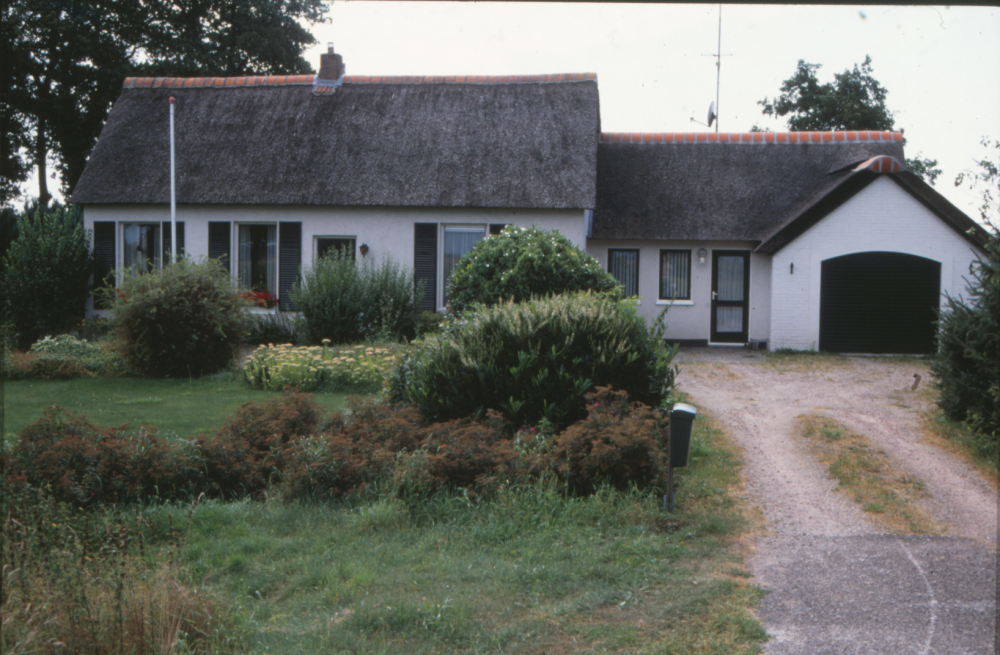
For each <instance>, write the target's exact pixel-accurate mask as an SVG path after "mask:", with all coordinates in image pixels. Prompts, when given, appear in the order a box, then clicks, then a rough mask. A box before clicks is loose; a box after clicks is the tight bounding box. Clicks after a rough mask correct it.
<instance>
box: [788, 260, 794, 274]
mask: <svg viewBox="0 0 1000 655" xmlns="http://www.w3.org/2000/svg"><path fill="white" fill-rule="evenodd" d="M788 274H789V275H795V262H792V263H791V264H789V265H788Z"/></svg>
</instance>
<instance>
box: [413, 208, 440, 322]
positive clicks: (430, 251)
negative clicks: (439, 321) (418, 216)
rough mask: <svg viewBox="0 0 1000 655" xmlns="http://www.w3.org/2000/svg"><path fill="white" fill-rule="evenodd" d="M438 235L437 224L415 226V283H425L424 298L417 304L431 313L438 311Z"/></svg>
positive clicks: (417, 224)
mask: <svg viewBox="0 0 1000 655" xmlns="http://www.w3.org/2000/svg"><path fill="white" fill-rule="evenodd" d="M437 234H438V226H437V223H416V224H414V226H413V283H414V284H415V285H418V284H420V283H421V282H423V283H424V296H423V298H419V299H418V303H417V304H418V306H419V307H420V309H424V310H427V311H429V312H436V311H437ZM414 291H416V289H414Z"/></svg>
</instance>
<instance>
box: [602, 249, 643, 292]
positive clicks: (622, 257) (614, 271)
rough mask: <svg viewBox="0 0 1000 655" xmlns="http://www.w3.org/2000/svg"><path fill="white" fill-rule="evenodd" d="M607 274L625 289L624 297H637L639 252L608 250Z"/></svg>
mask: <svg viewBox="0 0 1000 655" xmlns="http://www.w3.org/2000/svg"><path fill="white" fill-rule="evenodd" d="M608 272H609V273H611V275H612V276H613V277H614V278H615V279H616V280H618V284H620V285H622V287H624V288H625V295H626V296H629V297H631V296H638V295H639V251H638V250H618V249H614V248H611V249H608Z"/></svg>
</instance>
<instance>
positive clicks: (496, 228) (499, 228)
mask: <svg viewBox="0 0 1000 655" xmlns="http://www.w3.org/2000/svg"><path fill="white" fill-rule="evenodd" d="M505 227H507V224H506V223H490V236H493V235H494V234H500V233H501V232H503V229H504V228H505Z"/></svg>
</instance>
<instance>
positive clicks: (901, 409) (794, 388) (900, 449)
mask: <svg viewBox="0 0 1000 655" xmlns="http://www.w3.org/2000/svg"><path fill="white" fill-rule="evenodd" d="M678 363H679V364H680V366H681V375H680V377H679V378H678V381H679V385H680V388H681V390H682V391H684V392H686V393H688V394H690V396H691V398H692V400H693V401H694V402H695V404H703V405H704V406H705V407H706V408H708V409H709V410H710V411H711V412H712V413H713V415H714V416H715V417H716V418H717V419H718V420H719V421H720V422H721V423H722V424H723V425H724V426H725V427H726V429H727V430H728V431H729V432H730V433H731V434H732V435H733V437H734V438H735V439H736V440H737V441H738V442H739V443H740V445H741V446H742V447H743V449H744V457H745V459H746V467H745V469H744V476H745V479H746V489H747V493H748V496H749V498H750V500H751V502H752V503H755V504H758V505H759V506H760V508H761V510H762V511H763V513H764V516H765V519H766V521H767V528H768V530H769V532H770V533H772V534H774V533H777V534H812V535H829V536H850V535H859V534H873V533H878V532H882V530H881V529H879V528H878V527H876V525H875V524H874V523H872V522H871V521H869V520H868V519H867V517H866V516H865V513H864V512H862V511H861V509H860V508H859V507H858V506H857V505H855V504H854V503H852V502H851V500H850V499H848V498H845V497H844V495H843V494H840V493H837V492H836V487H837V482H836V481H835V480H834V479H833V478H832V477H831V476H830V475H829V474H828V472H827V471H826V468H825V467H824V466H823V465H822V464H821V463H820V462H819V461H818V459H817V458H816V457H815V456H813V455H812V454H811V453H810V446H809V444H808V443H807V442H805V440H804V439H803V438H802V437H801V435H800V434H799V430H798V428H797V425H796V418H797V417H798V416H800V415H807V414H820V415H823V416H829V417H830V418H833V419H835V420H837V421H839V422H840V423H843V424H844V425H846V426H847V427H848V428H850V429H851V430H853V431H855V432H857V433H858V434H861V435H863V436H865V437H867V438H868V440H869V441H870V442H871V443H872V444H873V445H874V446H875V447H876V448H878V449H879V450H881V451H884V452H885V454H886V456H887V457H888V458H889V459H890V461H891V462H892V465H893V467H894V468H895V469H897V470H899V471H902V472H905V473H910V474H912V475H913V476H914V477H916V478H917V479H919V480H920V481H921V482H922V483H923V484H924V485H925V489H926V491H927V492H928V494H927V496H926V497H924V498H922V499H920V500H919V501H917V502H919V503H920V505H921V506H922V507H923V509H925V510H926V511H927V512H928V513H929V514H930V515H931V516H933V517H934V519H935V520H936V521H938V522H940V523H942V524H943V525H945V526H947V534H949V535H951V536H963V537H971V538H974V539H979V540H983V541H987V542H990V543H991V544H994V545H995V544H996V541H997V501H996V499H997V490H996V483H995V481H989V480H987V479H985V478H984V477H983V476H982V475H981V474H980V473H979V472H978V471H977V470H976V469H975V468H974V467H972V466H970V465H969V464H968V463H967V462H966V461H965V460H963V459H962V458H960V457H958V456H957V455H955V454H953V453H950V452H947V451H945V450H942V449H940V448H936V447H934V446H933V445H931V444H929V443H927V441H926V440H925V439H924V438H923V430H924V428H923V424H922V417H923V415H924V414H925V413H926V412H927V411H928V410H929V409H930V408H931V403H932V402H933V393H931V392H930V391H929V383H930V372H929V370H928V366H927V364H926V363H924V362H923V361H921V360H919V359H915V358H886V357H878V358H876V357H831V356H826V355H816V356H809V355H799V356H794V357H788V358H784V357H776V356H773V355H771V356H767V355H765V354H763V353H748V352H746V351H743V350H729V349H688V350H685V351H682V352H681V353H680V354H679V355H678ZM915 374H916V375H920V376H921V382H920V384H919V385H918V387H917V389H913V388H912V387H913V384H914V381H915V380H916V378H915V377H914V375H915Z"/></svg>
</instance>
